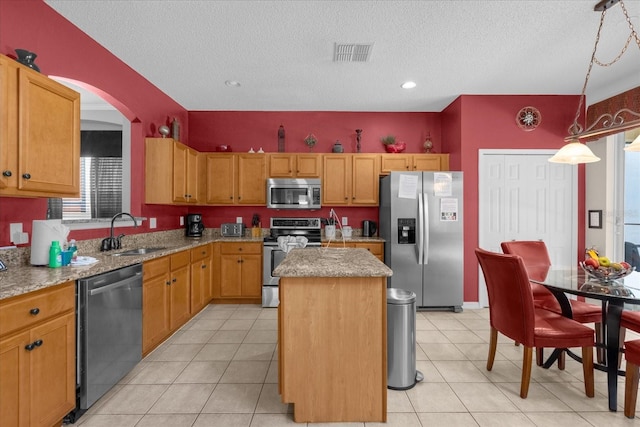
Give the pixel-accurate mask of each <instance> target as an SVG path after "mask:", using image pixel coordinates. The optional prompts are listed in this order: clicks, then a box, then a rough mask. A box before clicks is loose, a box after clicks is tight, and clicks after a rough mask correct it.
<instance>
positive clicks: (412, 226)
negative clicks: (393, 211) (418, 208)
mask: <svg viewBox="0 0 640 427" xmlns="http://www.w3.org/2000/svg"><path fill="white" fill-rule="evenodd" d="M398 244H399V245H415V244H416V219H415V218H398Z"/></svg>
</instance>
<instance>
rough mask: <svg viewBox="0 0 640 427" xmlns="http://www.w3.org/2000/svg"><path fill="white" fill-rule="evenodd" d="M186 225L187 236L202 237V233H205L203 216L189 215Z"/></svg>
mask: <svg viewBox="0 0 640 427" xmlns="http://www.w3.org/2000/svg"><path fill="white" fill-rule="evenodd" d="M184 223H185V227H186V228H185V236H187V237H202V231H204V224H202V215H200V214H188V215H187V216H186V220H185V222H184Z"/></svg>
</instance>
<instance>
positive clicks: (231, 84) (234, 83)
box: [224, 80, 240, 87]
mask: <svg viewBox="0 0 640 427" xmlns="http://www.w3.org/2000/svg"><path fill="white" fill-rule="evenodd" d="M224 84H226V85H227V86H229V87H240V82H237V81H235V80H227V81H226V82H224Z"/></svg>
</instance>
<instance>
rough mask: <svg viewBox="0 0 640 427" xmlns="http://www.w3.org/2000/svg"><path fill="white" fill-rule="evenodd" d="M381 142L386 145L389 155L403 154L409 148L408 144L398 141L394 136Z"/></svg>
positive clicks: (387, 137) (389, 136) (386, 137)
mask: <svg viewBox="0 0 640 427" xmlns="http://www.w3.org/2000/svg"><path fill="white" fill-rule="evenodd" d="M380 142H382V144H384V149H385V150H386V152H387V153H401V152H403V151H404V150H405V149H406V148H407V144H406V143H405V142H403V141H396V137H395V136H394V135H387V136H383V137H382V138H380Z"/></svg>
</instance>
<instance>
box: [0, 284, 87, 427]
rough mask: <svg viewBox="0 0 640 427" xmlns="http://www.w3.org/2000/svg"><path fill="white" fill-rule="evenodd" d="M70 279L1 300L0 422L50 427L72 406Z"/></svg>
mask: <svg viewBox="0 0 640 427" xmlns="http://www.w3.org/2000/svg"><path fill="white" fill-rule="evenodd" d="M75 338H76V335H75V283H74V282H72V281H70V282H67V283H65V284H62V285H59V286H55V287H51V288H47V289H43V290H41V291H36V292H33V293H28V294H25V295H20V296H17V297H14V298H7V299H5V300H2V301H0V414H1V415H0V424H2V426H3V427H18V426H20V427H22V426H35V427H40V426H42V427H51V426H53V425H61V424H62V418H64V416H65V415H67V414H68V413H69V412H70V411H71V410H73V408H75V406H76V387H75V384H76V369H75V368H76V363H75V362H76V352H75V349H76V345H75V342H76V339H75Z"/></svg>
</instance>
